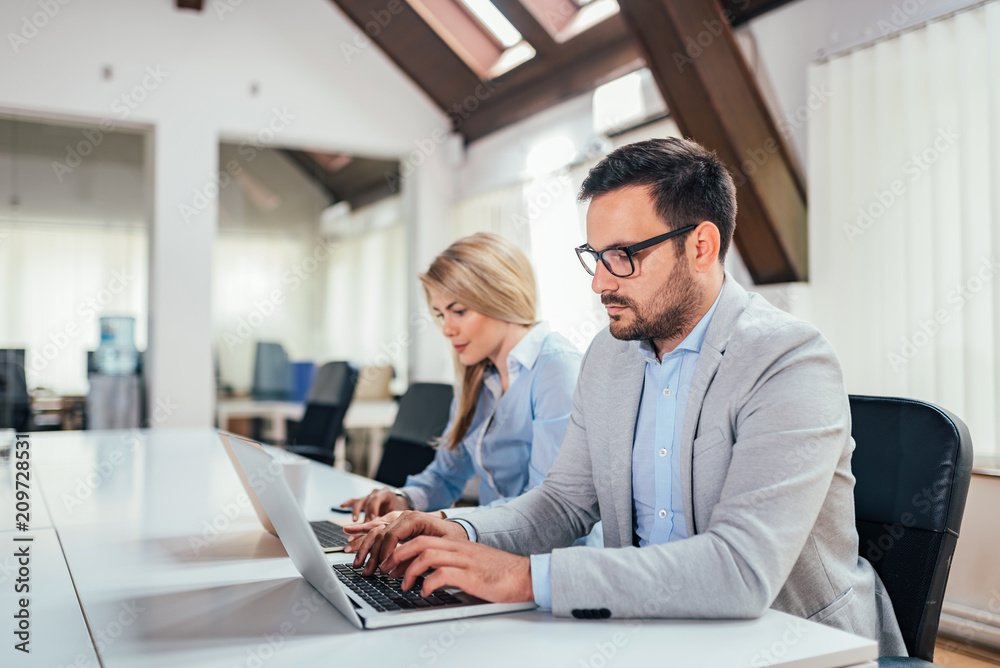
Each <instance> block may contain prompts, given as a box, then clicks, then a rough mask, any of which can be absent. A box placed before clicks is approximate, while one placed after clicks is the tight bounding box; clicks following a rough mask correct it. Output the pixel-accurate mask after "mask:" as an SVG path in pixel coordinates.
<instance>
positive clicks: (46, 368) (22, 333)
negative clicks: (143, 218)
mask: <svg viewBox="0 0 1000 668" xmlns="http://www.w3.org/2000/svg"><path fill="white" fill-rule="evenodd" d="M147 244H148V235H147V233H146V229H145V228H144V227H138V226H137V227H105V226H98V225H90V224H83V223H79V224H74V223H65V224H62V223H48V222H47V223H25V222H19V223H17V222H11V221H3V220H0V286H2V289H0V314H2V315H0V348H24V349H26V351H27V359H26V366H27V369H26V372H27V380H28V387H29V388H35V387H44V388H47V389H50V390H54V391H55V392H56V393H58V394H66V395H70V394H86V393H87V388H88V385H87V351H88V350H95V349H96V348H97V345H98V343H99V342H100V331H99V324H98V319H99V318H100V317H101V316H110V315H116V316H131V317H133V318H135V343H136V346H137V347H138V348H139V350H145V348H146V321H147V316H146V314H147V310H146V306H147V276H148V250H147Z"/></svg>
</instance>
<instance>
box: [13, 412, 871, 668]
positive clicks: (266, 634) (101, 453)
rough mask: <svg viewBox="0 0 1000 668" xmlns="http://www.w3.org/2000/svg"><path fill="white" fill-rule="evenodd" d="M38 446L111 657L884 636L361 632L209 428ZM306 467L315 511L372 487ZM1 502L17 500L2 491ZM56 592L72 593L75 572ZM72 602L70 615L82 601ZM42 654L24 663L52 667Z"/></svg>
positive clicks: (796, 627)
mask: <svg viewBox="0 0 1000 668" xmlns="http://www.w3.org/2000/svg"><path fill="white" fill-rule="evenodd" d="M32 450H33V469H34V471H35V473H36V475H37V477H38V478H40V479H41V481H42V491H43V492H44V496H45V500H46V502H47V504H46V505H47V511H48V515H49V518H50V520H51V524H52V526H53V527H54V529H52V530H51V531H54V532H56V533H58V538H59V541H60V542H61V546H62V551H63V553H64V554H65V559H66V564H67V565H68V572H69V573H70V574H71V575H72V578H73V583H74V584H75V586H76V591H77V594H78V597H79V606H78V608H79V607H82V610H83V613H84V614H85V615H86V619H87V622H88V624H89V628H90V629H91V632H92V633H93V634H101V637H100V638H96V640H97V641H98V642H96V643H95V644H96V645H97V650H98V654H99V657H100V661H101V665H102V666H103V667H104V668H122V667H125V666H142V667H143V668H147V667H149V668H155V667H159V666H163V667H168V666H169V667H171V668H173V667H176V666H184V667H185V668H200V667H208V666H220V667H222V666H225V667H226V668H232V666H236V665H240V666H250V665H264V666H304V667H308V666H328V665H331V664H337V665H369V664H372V663H374V664H375V665H388V664H390V663H391V664H398V665H400V666H409V665H411V664H415V665H419V666H429V665H431V664H434V665H438V666H462V667H463V668H467V667H468V666H470V665H475V666H476V667H477V668H488V667H491V666H497V667H503V668H511V667H513V666H520V665H552V666H567V667H572V668H581V667H583V668H586V667H587V666H591V667H592V668H599V667H600V666H610V665H613V663H617V664H618V665H622V666H625V665H660V664H664V663H668V664H670V665H677V666H699V668H715V667H718V668H750V667H753V666H763V665H772V666H788V667H790V666H797V667H802V668H843V667H845V666H859V665H864V666H872V665H874V664H871V663H870V660H871V659H872V658H873V657H874V656H875V655H876V645H875V643H874V642H873V641H870V640H865V639H863V638H859V637H857V636H853V635H850V634H847V633H844V632H841V631H838V630H836V629H832V628H829V627H826V626H822V625H820V624H815V623H812V622H807V621H805V620H802V619H798V618H795V617H791V616H789V615H785V614H783V613H779V612H776V611H773V610H771V611H768V612H767V613H766V614H765V615H764V616H763V617H761V618H760V619H756V620H742V621H677V620H641V621H639V620H631V621H618V620H606V621H581V620H574V619H563V618H555V617H553V616H552V615H551V614H549V613H546V612H539V611H530V612H521V613H514V614H507V615H495V616H490V617H479V618H469V619H464V620H457V621H446V622H436V623H431V624H419V625H414V626H405V627H400V628H395V629H383V630H379V631H359V630H357V629H355V628H354V627H353V626H352V625H351V624H350V623H349V622H348V621H347V620H346V619H345V618H344V617H343V616H341V615H340V613H338V612H337V611H336V610H335V609H334V608H333V606H331V605H330V604H329V603H327V602H326V600H325V599H323V598H322V597H320V595H319V594H318V592H316V591H315V590H314V589H313V588H312V587H311V586H310V585H309V584H308V583H306V582H305V580H303V579H302V578H301V577H300V576H299V574H298V572H297V571H296V570H295V568H294V566H293V565H292V563H291V560H290V559H288V557H287V555H286V554H285V551H284V548H283V547H282V545H281V543H280V541H278V539H277V538H275V537H274V536H272V535H270V534H268V533H266V532H264V531H263V529H262V528H261V527H260V524H259V523H258V521H257V519H256V517H255V515H254V514H253V512H252V509H251V508H250V507H249V504H248V503H246V502H245V501H244V497H243V495H242V487H241V486H240V484H239V481H238V479H237V477H236V474H235V472H234V471H233V468H232V465H231V464H230V462H229V460H228V458H227V457H226V456H225V453H224V451H223V449H222V446H221V445H220V443H219V441H218V437H217V435H216V433H215V432H214V431H213V430H209V429H190V430H157V431H153V432H140V433H138V434H137V433H135V432H76V433H69V432H63V433H59V434H35V435H33V436H32ZM308 465H309V486H308V489H307V492H306V498H305V500H304V507H305V512H306V514H307V515H308V516H309V517H310V518H311V519H318V518H322V517H325V516H329V515H328V512H329V511H328V509H329V506H330V505H332V504H333V503H336V502H339V501H340V500H342V499H344V498H347V497H349V496H356V495H359V494H364V493H366V492H368V491H369V490H371V489H372V488H373V487H374V486H375V483H374V482H373V481H371V480H367V479H365V478H360V477H358V476H354V475H351V474H348V473H345V472H342V471H338V470H335V469H332V468H330V467H327V466H323V465H320V464H317V463H315V462H309V464H308ZM8 493H9V490H8ZM5 497H7V498H5ZM0 501H2V502H3V503H7V502H8V501H9V496H8V495H5V493H4V490H3V489H0ZM55 554H56V552H55V547H54V546H52V547H51V549H50V556H51V555H55ZM340 558H341V559H342V557H340ZM51 587H52V588H59V587H63V589H64V594H66V596H64V599H68V598H71V597H70V596H69V592H71V591H72V590H71V589H70V585H69V584H68V583H64V584H62V585H60V584H59V583H57V582H53V583H52V584H51ZM64 604H65V607H66V609H67V611H68V612H69V613H72V610H73V608H74V606H75V605H76V604H75V602H74V603H73V605H70V604H69V603H66V602H65V600H64ZM45 614H46V615H51V617H46V616H43V615H42V614H39V615H36V618H35V620H34V624H35V628H36V633H37V635H36V638H37V639H41V638H42V637H52V635H53V634H52V633H50V631H51V630H52V628H54V626H55V625H57V624H61V623H62V619H63V617H61V616H59V615H57V614H56V613H55V612H53V611H52V610H51V609H48V611H47V612H46V613H45ZM4 616H5V617H6V613H5V614H4ZM8 619H9V618H8ZM77 626H79V625H77ZM77 630H78V629H77ZM110 631H113V632H114V637H113V638H112V637H111V636H110V634H109V632H110ZM46 633H48V634H49V635H45V634H46ZM7 647H9V644H8V645H6V646H5V647H4V649H3V650H0V652H6V651H7ZM612 658H613V661H612ZM31 661H32V662H31V663H24V662H18V663H15V664H13V665H18V666H20V665H28V666H34V665H46V666H48V665H52V664H51V663H34V661H35V658H34V657H32V658H31ZM0 663H2V664H3V665H11V664H10V663H9V662H7V661H6V660H0ZM64 663H66V662H65V661H64ZM91 665H93V664H91Z"/></svg>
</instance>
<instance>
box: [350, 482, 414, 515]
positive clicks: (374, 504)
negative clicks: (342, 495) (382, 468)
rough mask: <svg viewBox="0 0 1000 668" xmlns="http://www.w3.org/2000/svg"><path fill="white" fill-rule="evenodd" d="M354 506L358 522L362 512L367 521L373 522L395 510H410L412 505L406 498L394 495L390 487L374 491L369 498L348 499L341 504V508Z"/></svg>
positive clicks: (354, 513) (353, 513)
mask: <svg viewBox="0 0 1000 668" xmlns="http://www.w3.org/2000/svg"><path fill="white" fill-rule="evenodd" d="M348 506H353V509H352V513H351V514H352V517H353V518H354V521H355V522H357V521H358V517H359V516H360V515H361V513H362V511H363V512H364V513H365V519H366V520H373V519H375V518H376V517H378V516H379V515H385V514H386V513H389V512H392V511H393V510H410V504H409V502H407V500H406V498H405V497H402V496H400V495H399V494H396V493H394V492H393V491H392V490H391V489H389V488H388V487H383V488H382V489H376V490H373V491H372V493H371V494H369V495H368V496H363V497H360V498H357V499H348V500H347V501H344V502H343V503H342V504H340V507H341V508H347V507H348Z"/></svg>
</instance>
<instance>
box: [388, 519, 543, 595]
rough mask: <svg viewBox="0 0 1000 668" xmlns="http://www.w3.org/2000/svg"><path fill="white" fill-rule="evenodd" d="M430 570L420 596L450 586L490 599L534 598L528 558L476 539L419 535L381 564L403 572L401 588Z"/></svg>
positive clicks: (393, 571) (392, 571)
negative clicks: (470, 540) (482, 543)
mask: <svg viewBox="0 0 1000 668" xmlns="http://www.w3.org/2000/svg"><path fill="white" fill-rule="evenodd" d="M432 569H433V570H432ZM429 570H432V572H431V573H430V574H428V575H427V576H426V577H425V578H424V585H423V588H422V589H421V590H420V595H421V596H430V595H431V593H432V592H433V591H434V590H435V589H438V588H439V587H446V586H450V587H458V588H459V589H461V590H462V591H464V592H466V593H469V594H472V595H473V596H478V597H479V598H481V599H483V600H485V601H490V602H491V603H520V602H522V601H531V600H534V592H533V591H532V589H531V560H530V558H529V557H519V556H517V555H514V554H510V553H508V552H504V551H503V550H498V549H496V548H493V547H487V546H486V545H480V544H478V543H472V542H469V541H455V540H445V539H443V538H435V537H431V536H420V537H419V538H414V539H413V540H411V541H409V542H408V543H404V544H403V545H400V546H399V547H397V548H396V549H395V551H394V552H393V553H392V554H390V555H389V557H388V559H386V560H385V562H384V563H383V564H382V571H383V572H388V574H389V575H390V576H392V577H399V576H400V575H403V574H404V573H405V575H404V576H403V584H402V586H403V589H404V590H408V589H410V587H412V586H413V584H414V581H415V580H416V578H417V576H418V575H423V574H424V573H426V572H427V571H429Z"/></svg>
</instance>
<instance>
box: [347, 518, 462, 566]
mask: <svg viewBox="0 0 1000 668" xmlns="http://www.w3.org/2000/svg"><path fill="white" fill-rule="evenodd" d="M344 532H345V533H347V534H348V535H355V536H359V535H361V534H365V536H364V540H362V541H361V545H360V546H358V547H357V550H358V553H357V555H355V557H354V568H358V567H359V566H361V565H362V564H364V565H365V568H364V571H362V574H363V575H365V576H369V575H372V574H374V573H375V568H376V567H377V566H378V565H379V564H381V563H382V562H383V561H385V560H386V558H387V557H388V556H389V555H390V554H392V551H393V550H394V549H396V546H397V545H398V544H399V543H401V542H404V541H408V540H410V539H412V538H416V537H417V536H435V537H438V538H447V539H449V540H452V541H466V542H468V540H469V534H467V533H465V529H464V528H462V525H460V524H458V523H457V522H449V521H448V520H442V519H438V518H436V517H434V516H433V515H430V514H428V513H419V512H416V511H407V512H403V513H401V514H400V515H399V517H397V518H396V519H395V520H394V521H392V522H390V523H386V522H385V521H383V520H381V519H378V520H373V521H371V522H365V523H364V524H355V525H353V526H346V527H344ZM352 545H353V541H352ZM365 559H367V563H366V562H365Z"/></svg>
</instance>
